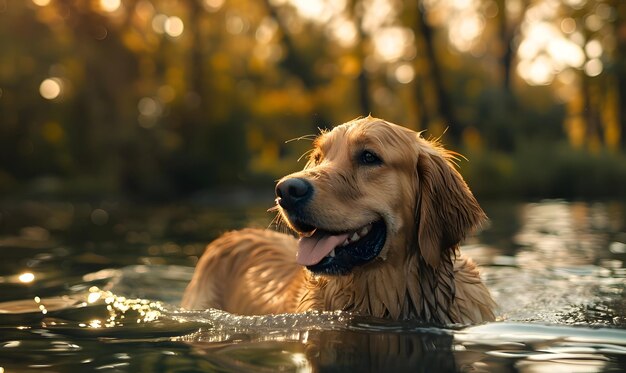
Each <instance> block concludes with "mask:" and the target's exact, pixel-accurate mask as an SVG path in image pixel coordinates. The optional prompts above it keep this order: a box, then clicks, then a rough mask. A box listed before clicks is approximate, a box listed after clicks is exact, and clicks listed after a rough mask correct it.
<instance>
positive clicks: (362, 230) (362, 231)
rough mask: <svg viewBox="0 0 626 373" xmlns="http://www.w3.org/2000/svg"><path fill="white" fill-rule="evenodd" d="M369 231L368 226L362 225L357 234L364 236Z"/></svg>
mask: <svg viewBox="0 0 626 373" xmlns="http://www.w3.org/2000/svg"><path fill="white" fill-rule="evenodd" d="M369 231H370V228H369V226H368V227H363V229H361V232H359V235H360V236H361V237H363V236H365V235H366V234H368V233H369Z"/></svg>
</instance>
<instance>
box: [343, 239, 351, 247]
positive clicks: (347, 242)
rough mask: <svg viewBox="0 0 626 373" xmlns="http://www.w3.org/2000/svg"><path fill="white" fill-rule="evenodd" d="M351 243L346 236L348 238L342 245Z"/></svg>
mask: <svg viewBox="0 0 626 373" xmlns="http://www.w3.org/2000/svg"><path fill="white" fill-rule="evenodd" d="M349 243H350V241H348V239H347V238H346V240H345V241H343V243H342V244H341V246H346V245H347V244H349Z"/></svg>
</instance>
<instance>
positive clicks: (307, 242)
mask: <svg viewBox="0 0 626 373" xmlns="http://www.w3.org/2000/svg"><path fill="white" fill-rule="evenodd" d="M386 236H387V229H386V227H385V223H384V221H383V220H378V221H376V222H373V223H369V224H366V225H365V226H363V227H360V228H358V229H355V230H350V231H344V232H330V231H326V230H323V229H320V228H318V229H315V230H311V232H310V233H309V234H308V235H303V236H302V237H301V238H300V241H299V242H298V254H297V257H296V261H297V262H298V264H301V265H304V266H306V267H307V268H308V269H309V270H310V271H312V272H314V273H318V274H337V275H345V274H348V273H349V272H350V271H351V270H352V269H353V268H354V267H355V266H359V265H362V264H365V263H368V262H370V261H372V260H373V259H374V258H376V257H377V256H378V254H380V252H381V250H382V249H383V247H384V246H385V240H386Z"/></svg>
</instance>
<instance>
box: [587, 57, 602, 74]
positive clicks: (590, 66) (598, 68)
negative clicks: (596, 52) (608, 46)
mask: <svg viewBox="0 0 626 373" xmlns="http://www.w3.org/2000/svg"><path fill="white" fill-rule="evenodd" d="M602 70H604V66H603V65H602V61H600V59H599V58H594V59H591V60H589V61H587V63H586V64H585V74H587V76H590V77H594V76H598V75H600V74H602Z"/></svg>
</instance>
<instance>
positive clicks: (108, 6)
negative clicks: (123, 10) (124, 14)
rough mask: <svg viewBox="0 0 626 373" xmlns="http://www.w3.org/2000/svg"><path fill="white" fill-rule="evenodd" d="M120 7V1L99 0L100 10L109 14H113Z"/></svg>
mask: <svg viewBox="0 0 626 373" xmlns="http://www.w3.org/2000/svg"><path fill="white" fill-rule="evenodd" d="M121 5H122V1H121V0H100V7H101V8H102V10H104V11H105V12H109V13H112V12H115V11H116V10H118V9H119V8H120V6H121Z"/></svg>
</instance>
